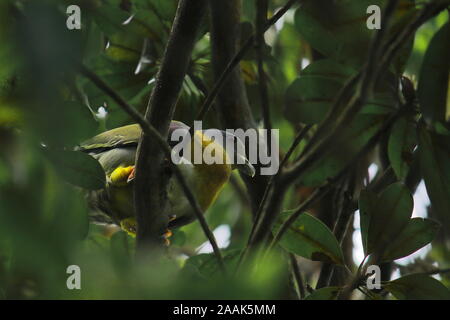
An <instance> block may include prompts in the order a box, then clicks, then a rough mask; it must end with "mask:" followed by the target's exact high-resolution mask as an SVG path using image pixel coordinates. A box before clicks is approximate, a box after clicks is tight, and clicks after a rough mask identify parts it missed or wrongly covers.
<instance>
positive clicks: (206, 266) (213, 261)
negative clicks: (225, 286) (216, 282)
mask: <svg viewBox="0 0 450 320" xmlns="http://www.w3.org/2000/svg"><path fill="white" fill-rule="evenodd" d="M240 254H241V250H240V249H231V250H227V251H226V252H225V253H224V252H222V256H223V262H224V264H225V267H226V268H227V270H228V271H231V272H232V271H233V270H235V268H236V266H237V263H238V261H239V256H240ZM185 267H195V268H196V269H197V270H198V271H199V272H200V274H202V275H203V276H205V277H206V278H211V277H213V276H215V275H216V274H220V275H222V273H221V272H220V268H219V264H218V263H217V258H216V256H215V255H214V254H213V253H202V254H199V255H196V256H192V257H190V258H189V259H187V261H186V264H185Z"/></svg>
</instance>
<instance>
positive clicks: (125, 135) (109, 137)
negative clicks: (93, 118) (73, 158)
mask: <svg viewBox="0 0 450 320" xmlns="http://www.w3.org/2000/svg"><path fill="white" fill-rule="evenodd" d="M141 132H142V130H141V127H140V126H139V125H138V124H130V125H127V126H123V127H119V128H115V129H112V130H109V131H105V132H103V133H100V134H99V135H96V136H95V137H93V138H91V139H89V140H86V141H84V142H83V143H81V145H80V146H79V147H78V148H77V149H78V150H80V151H88V152H90V151H95V150H107V149H113V148H118V147H127V146H136V145H137V144H138V142H139V138H140V137H141Z"/></svg>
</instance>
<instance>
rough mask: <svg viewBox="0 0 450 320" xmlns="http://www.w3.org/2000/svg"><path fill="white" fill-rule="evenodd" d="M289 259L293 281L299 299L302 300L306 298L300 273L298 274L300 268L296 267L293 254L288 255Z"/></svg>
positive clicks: (296, 263)
mask: <svg viewBox="0 0 450 320" xmlns="http://www.w3.org/2000/svg"><path fill="white" fill-rule="evenodd" d="M289 259H290V262H291V267H292V273H293V274H294V279H295V282H296V283H297V287H298V291H299V294H300V299H304V298H305V296H306V292H305V285H304V283H303V277H302V273H301V272H300V268H299V267H298V262H297V259H296V258H295V255H294V254H293V253H289Z"/></svg>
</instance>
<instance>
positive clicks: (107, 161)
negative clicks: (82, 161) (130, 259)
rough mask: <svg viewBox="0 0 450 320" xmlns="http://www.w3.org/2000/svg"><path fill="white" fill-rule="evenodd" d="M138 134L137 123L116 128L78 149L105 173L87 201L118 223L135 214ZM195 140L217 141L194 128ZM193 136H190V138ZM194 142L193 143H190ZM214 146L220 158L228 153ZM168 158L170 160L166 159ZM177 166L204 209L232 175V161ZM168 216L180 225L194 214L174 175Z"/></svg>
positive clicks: (169, 194) (204, 143)
mask: <svg viewBox="0 0 450 320" xmlns="http://www.w3.org/2000/svg"><path fill="white" fill-rule="evenodd" d="M172 127H173V128H187V126H185V125H184V124H183V123H181V122H176V121H173V122H172V123H171V128H172ZM140 136H141V129H140V127H139V125H137V124H133V125H128V126H124V127H120V128H116V129H113V130H110V131H107V132H104V133H102V134H99V135H97V136H95V137H93V138H91V139H89V140H87V141H86V142H84V143H83V144H82V145H81V146H80V147H79V150H81V151H83V152H87V153H89V154H91V155H92V156H93V157H94V158H96V159H97V160H98V161H99V162H100V164H101V165H102V167H103V168H104V170H105V172H106V174H107V185H106V186H105V188H104V189H103V190H100V191H95V192H89V194H88V202H89V204H90V206H91V207H92V208H94V209H96V210H99V211H101V212H103V213H105V214H106V215H107V216H108V217H109V218H110V219H111V220H112V221H113V222H114V223H116V224H118V225H119V224H120V223H121V221H124V219H127V218H132V217H134V208H133V183H132V181H131V182H130V181H128V177H129V174H130V172H131V171H132V168H134V163H135V154H136V148H137V144H138V141H139V138H140ZM195 136H196V137H197V138H196V139H197V140H196V141H201V145H202V148H204V147H206V146H208V145H210V144H211V143H214V144H217V142H215V141H213V140H211V139H210V138H209V137H207V136H205V135H204V134H203V133H202V132H200V131H197V132H195ZM192 141H194V140H191V142H192ZM191 145H192V146H193V143H191ZM214 147H215V150H216V151H217V152H221V153H222V154H221V156H223V159H226V158H227V157H228V156H227V153H226V151H225V150H224V149H223V148H222V146H221V145H218V144H217V145H215V146H214ZM168 161H170V160H168ZM178 167H179V168H180V170H181V171H182V173H183V174H184V176H185V178H186V180H187V183H188V184H189V186H190V187H191V189H192V190H193V191H194V194H195V195H196V197H197V200H198V202H199V204H200V206H201V208H202V210H203V211H206V210H207V209H208V208H209V207H210V205H211V204H212V203H213V202H214V201H215V199H216V198H217V196H218V194H219V193H220V191H221V189H222V188H223V186H224V185H225V183H226V182H227V181H228V179H229V177H230V175H231V171H232V168H231V165H230V164H227V163H226V161H224V164H209V165H208V164H205V163H201V164H191V163H188V164H187V163H183V164H179V165H178ZM165 214H167V215H168V216H169V217H173V216H175V219H174V220H173V221H172V222H171V225H173V226H180V225H184V224H186V223H189V222H191V221H193V220H194V219H195V215H194V213H193V211H192V209H191V207H190V204H189V203H188V201H187V199H186V198H185V196H184V193H183V191H182V190H181V188H180V186H179V185H178V182H177V181H176V179H175V177H171V178H170V179H169V183H168V208H167V212H165Z"/></svg>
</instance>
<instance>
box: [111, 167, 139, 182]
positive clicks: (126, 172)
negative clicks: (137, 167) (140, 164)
mask: <svg viewBox="0 0 450 320" xmlns="http://www.w3.org/2000/svg"><path fill="white" fill-rule="evenodd" d="M134 172H135V171H134V166H128V167H117V168H116V169H114V171H113V172H112V173H111V175H110V176H109V179H110V180H111V184H112V185H114V186H126V185H127V184H128V183H130V182H131V181H132V180H133V179H134Z"/></svg>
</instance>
